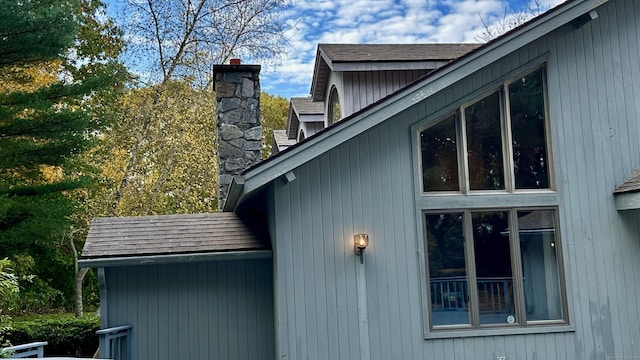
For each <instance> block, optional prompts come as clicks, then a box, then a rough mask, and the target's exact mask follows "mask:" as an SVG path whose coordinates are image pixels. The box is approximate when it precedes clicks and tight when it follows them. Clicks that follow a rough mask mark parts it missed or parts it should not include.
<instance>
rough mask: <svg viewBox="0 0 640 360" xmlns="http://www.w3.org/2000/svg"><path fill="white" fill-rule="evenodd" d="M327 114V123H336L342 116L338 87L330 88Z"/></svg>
mask: <svg viewBox="0 0 640 360" xmlns="http://www.w3.org/2000/svg"><path fill="white" fill-rule="evenodd" d="M327 116H328V123H329V125H332V124H334V123H337V122H338V121H340V119H341V118H342V112H341V110H340V99H339V98H338V89H336V87H335V86H334V87H332V88H331V92H330V93H329V109H328V111H327Z"/></svg>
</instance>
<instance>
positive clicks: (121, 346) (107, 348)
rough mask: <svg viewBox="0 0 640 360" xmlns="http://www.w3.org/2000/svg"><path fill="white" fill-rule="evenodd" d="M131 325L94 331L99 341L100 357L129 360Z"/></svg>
mask: <svg viewBox="0 0 640 360" xmlns="http://www.w3.org/2000/svg"><path fill="white" fill-rule="evenodd" d="M131 328H132V326H131V325H124V326H116V327H112V328H108V329H101V330H98V331H96V334H98V339H99V341H100V357H101V358H105V359H113V360H129V359H131V341H130V335H131Z"/></svg>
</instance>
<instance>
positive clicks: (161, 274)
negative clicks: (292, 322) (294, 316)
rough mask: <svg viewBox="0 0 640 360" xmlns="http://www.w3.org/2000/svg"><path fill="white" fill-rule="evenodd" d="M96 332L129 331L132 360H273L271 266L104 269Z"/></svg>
mask: <svg viewBox="0 0 640 360" xmlns="http://www.w3.org/2000/svg"><path fill="white" fill-rule="evenodd" d="M105 275H106V281H107V291H108V292H107V301H108V304H107V317H108V319H107V320H106V323H105V319H103V324H102V327H106V326H119V325H126V324H130V325H133V329H132V333H131V334H132V339H131V340H132V341H131V343H132V358H133V359H140V360H143V359H153V360H155V359H167V360H169V359H172V360H173V359H203V360H204V359H238V360H240V359H241V360H244V359H274V355H275V347H274V342H275V340H274V330H273V290H272V289H273V284H272V261H271V259H260V260H241V261H218V262H201V263H187V264H166V265H141V266H130V267H115V268H107V269H106V274H105Z"/></svg>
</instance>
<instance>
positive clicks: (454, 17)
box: [261, 0, 563, 98]
mask: <svg viewBox="0 0 640 360" xmlns="http://www.w3.org/2000/svg"><path fill="white" fill-rule="evenodd" d="M537 2H538V3H539V4H540V5H542V7H543V8H545V9H547V8H551V7H553V6H556V5H558V4H559V3H561V2H563V0H538V1H537ZM535 5H536V2H535V0H318V1H308V0H295V1H294V3H293V4H292V7H291V10H290V12H289V13H287V14H285V15H284V17H285V19H286V21H287V24H288V25H289V27H290V30H289V31H287V33H286V35H287V38H288V39H289V42H290V44H291V50H290V51H289V52H288V53H287V54H285V55H284V56H283V57H282V58H281V59H279V60H278V61H277V62H275V63H274V64H263V67H262V72H261V87H262V90H263V91H266V92H268V93H270V94H272V95H278V96H282V97H285V98H290V97H292V96H308V95H309V92H310V88H311V77H312V75H313V65H314V59H315V55H316V49H317V45H318V44H319V43H362V44H366V43H371V44H373V43H378V44H384V43H387V44H390V43H409V44H410V43H431V42H435V43H447V42H449V43H450V42H479V38H478V34H479V33H480V32H482V31H483V30H484V29H485V26H484V25H483V20H484V21H485V22H486V23H489V24H492V23H495V22H497V21H500V20H502V19H504V18H505V13H506V14H514V13H518V12H520V11H526V9H527V7H529V8H535Z"/></svg>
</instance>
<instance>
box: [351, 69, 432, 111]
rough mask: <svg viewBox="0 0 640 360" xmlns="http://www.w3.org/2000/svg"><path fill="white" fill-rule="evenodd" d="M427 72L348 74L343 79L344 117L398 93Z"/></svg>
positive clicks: (359, 72)
mask: <svg viewBox="0 0 640 360" xmlns="http://www.w3.org/2000/svg"><path fill="white" fill-rule="evenodd" d="M427 72H428V71H427V70H407V71H358V72H346V73H344V77H343V81H344V84H343V86H342V87H343V92H344V95H343V97H344V100H343V102H344V105H343V106H344V111H345V112H344V115H345V116H349V115H351V114H353V113H355V112H357V111H359V110H360V109H362V108H364V107H366V106H367V105H369V104H373V103H374V102H376V101H378V100H380V99H382V98H383V97H385V96H387V95H389V94H391V93H394V92H396V91H397V90H398V89H400V88H402V87H403V86H405V85H407V84H409V83H411V82H413V81H415V80H417V79H419V78H420V77H421V76H423V75H425V74H426V73H427Z"/></svg>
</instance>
